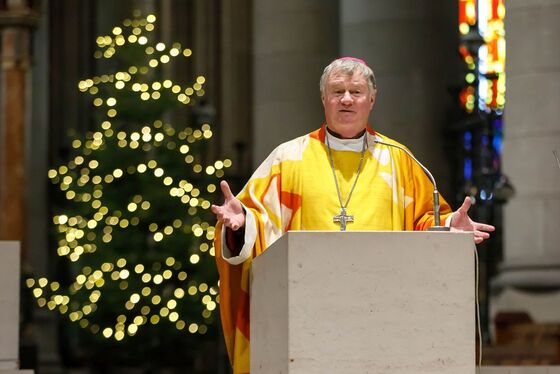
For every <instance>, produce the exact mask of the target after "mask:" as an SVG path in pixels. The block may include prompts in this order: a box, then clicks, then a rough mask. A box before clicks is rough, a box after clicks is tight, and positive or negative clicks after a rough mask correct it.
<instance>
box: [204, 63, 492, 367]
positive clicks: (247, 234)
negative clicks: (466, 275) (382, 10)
mask: <svg viewBox="0 0 560 374" xmlns="http://www.w3.org/2000/svg"><path fill="white" fill-rule="evenodd" d="M320 91H321V101H322V102H323V107H324V109H325V120H326V122H325V124H323V126H322V127H321V128H320V129H318V130H316V131H314V132H312V133H310V134H308V135H305V136H302V137H299V138H297V139H294V140H292V141H289V142H287V143H284V144H282V145H280V146H279V147H278V148H276V149H275V150H274V151H273V152H272V153H271V154H270V156H269V157H268V158H267V159H266V160H265V161H264V162H263V164H262V165H261V166H260V167H259V168H258V169H257V170H256V171H255V173H254V174H253V176H252V177H251V179H250V180H249V182H248V183H247V185H246V186H245V187H244V188H243V190H242V191H241V192H240V193H239V195H238V196H237V197H234V196H233V194H232V192H231V190H230V188H229V186H228V184H227V182H225V181H222V182H221V184H220V186H221V188H222V191H223V194H224V197H225V202H224V204H223V205H221V206H216V205H213V206H212V212H214V213H215V214H216V216H217V219H218V221H219V222H218V226H217V229H218V230H217V233H216V241H215V243H214V244H215V248H216V261H217V265H218V269H219V272H220V309H221V317H222V324H223V329H224V336H225V339H226V345H227V348H228V354H229V356H230V360H231V363H232V366H233V371H234V373H248V372H249V269H250V265H251V260H252V259H253V258H254V257H256V256H258V255H259V254H260V253H262V252H263V251H264V250H265V249H266V248H267V247H268V246H269V245H270V244H272V243H273V242H274V241H275V240H277V239H278V238H279V237H280V236H282V234H283V233H285V232H286V231H288V230H425V229H427V228H429V227H431V226H432V225H433V224H434V216H433V212H432V209H433V203H432V192H433V185H432V183H431V182H430V180H429V179H428V178H427V177H426V175H425V173H424V172H423V171H422V169H421V168H420V167H419V166H418V165H417V164H416V163H415V162H414V161H413V160H412V159H411V157H410V156H409V155H407V154H406V153H405V152H404V151H403V150H401V149H399V148H396V147H392V146H389V145H386V144H379V143H376V142H379V141H381V142H384V143H389V144H394V145H398V146H400V145H399V144H398V143H396V142H395V141H393V140H391V139H389V138H387V137H385V136H383V135H381V134H379V133H376V132H375V131H373V130H372V129H371V128H369V127H368V117H369V113H370V111H371V110H372V108H373V105H374V104H375V97H376V94H377V89H376V85H375V77H374V75H373V71H372V70H371V69H370V68H369V67H368V66H367V65H366V64H365V63H364V61H362V60H359V59H356V58H350V57H346V58H341V59H338V60H335V61H333V62H332V63H331V64H330V65H329V66H327V67H326V68H325V70H324V72H323V75H322V77H321V80H320ZM440 203H441V213H442V215H441V218H442V220H444V221H445V222H446V224H447V225H450V226H451V228H452V229H455V230H465V231H473V232H474V240H475V242H476V243H480V242H482V241H483V240H484V239H487V238H488V237H489V234H488V232H489V231H493V230H494V227H493V226H490V225H485V224H481V223H477V222H473V221H472V220H471V219H470V218H469V217H468V215H467V211H468V209H469V207H470V205H471V201H470V199H469V198H466V199H465V201H464V203H463V205H462V206H461V207H460V208H459V209H458V210H457V211H456V212H454V213H452V212H451V209H450V207H449V205H448V204H447V203H446V202H445V201H444V200H443V199H440ZM224 227H225V230H224Z"/></svg>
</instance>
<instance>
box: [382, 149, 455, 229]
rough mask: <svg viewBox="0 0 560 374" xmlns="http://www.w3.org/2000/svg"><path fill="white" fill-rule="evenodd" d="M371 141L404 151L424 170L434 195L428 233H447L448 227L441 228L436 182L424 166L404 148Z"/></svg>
mask: <svg viewBox="0 0 560 374" xmlns="http://www.w3.org/2000/svg"><path fill="white" fill-rule="evenodd" d="M373 141H374V142H375V143H377V144H382V145H386V146H388V147H394V148H398V149H400V150H401V151H404V153H406V154H407V155H408V156H409V157H410V158H411V159H413V160H414V162H416V163H417V164H418V165H419V166H420V167H421V168H422V170H424V173H426V175H427V176H428V178H429V179H430V181H431V182H432V184H433V185H434V193H433V195H434V203H433V205H434V226H432V227H430V228H428V231H449V227H445V226H441V222H440V215H439V191H438V189H437V184H436V180H435V178H434V176H433V175H432V173H430V171H429V170H428V168H427V167H425V166H424V165H422V163H421V162H420V161H418V159H417V158H416V157H414V155H413V154H412V153H410V151H409V150H408V149H406V148H404V147H401V146H400V145H397V144H391V143H386V142H384V141H382V140H377V139H374V140H373Z"/></svg>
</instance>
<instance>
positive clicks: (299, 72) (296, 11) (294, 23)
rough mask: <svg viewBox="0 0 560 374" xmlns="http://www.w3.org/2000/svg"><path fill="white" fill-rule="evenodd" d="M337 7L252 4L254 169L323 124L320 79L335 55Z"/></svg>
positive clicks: (269, 1) (291, 0)
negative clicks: (280, 147) (284, 145)
mask: <svg viewBox="0 0 560 374" xmlns="http://www.w3.org/2000/svg"><path fill="white" fill-rule="evenodd" d="M337 5H338V0H309V1H299V0H286V1H276V0H262V1H261V0H259V1H254V2H253V77H252V79H253V100H252V108H253V109H252V111H253V113H252V116H253V142H252V144H253V147H254V148H253V152H252V154H253V165H258V164H260V162H262V161H263V159H264V158H265V157H266V156H267V155H268V153H270V152H271V151H272V150H273V149H274V148H275V147H276V146H277V145H278V144H280V143H281V142H284V141H287V140H289V139H292V138H295V137H297V136H300V135H303V134H305V133H307V132H309V131H311V130H313V129H315V128H318V127H319V126H320V125H321V123H322V121H323V120H324V115H323V110H322V106H321V100H320V95H319V78H320V76H321V73H322V72H323V68H324V67H325V66H326V65H327V64H328V63H329V62H330V61H331V60H333V59H334V58H335V57H337V56H338V52H339V50H338V15H337V14H338V6H337Z"/></svg>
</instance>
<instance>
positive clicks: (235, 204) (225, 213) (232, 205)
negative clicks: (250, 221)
mask: <svg viewBox="0 0 560 374" xmlns="http://www.w3.org/2000/svg"><path fill="white" fill-rule="evenodd" d="M220 188H221V189H222V193H223V194H224V199H225V201H224V203H223V204H222V205H212V206H211V207H210V209H211V210H212V213H214V214H215V215H216V218H217V219H218V221H220V222H221V223H223V224H224V226H226V227H229V228H230V229H232V230H233V231H236V230H239V229H240V228H241V227H243V226H244V225H245V212H244V211H243V205H241V202H240V201H239V199H237V198H236V197H235V196H233V193H231V189H230V188H229V185H228V183H227V182H226V181H221V182H220Z"/></svg>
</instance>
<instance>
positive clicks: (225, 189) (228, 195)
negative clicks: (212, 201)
mask: <svg viewBox="0 0 560 374" xmlns="http://www.w3.org/2000/svg"><path fill="white" fill-rule="evenodd" d="M220 188H221V189H222V193H223V194H224V197H225V198H226V201H227V200H231V199H233V198H234V196H233V193H231V189H230V188H229V184H228V182H226V181H221V182H220Z"/></svg>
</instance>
